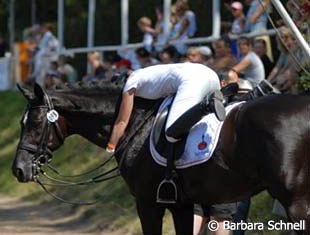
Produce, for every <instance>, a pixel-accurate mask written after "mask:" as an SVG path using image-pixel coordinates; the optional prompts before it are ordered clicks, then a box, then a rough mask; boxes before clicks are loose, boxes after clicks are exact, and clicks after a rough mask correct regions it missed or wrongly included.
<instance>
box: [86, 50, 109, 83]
mask: <svg viewBox="0 0 310 235" xmlns="http://www.w3.org/2000/svg"><path fill="white" fill-rule="evenodd" d="M87 60H88V63H89V64H90V66H91V73H90V74H89V75H87V76H86V77H84V78H83V80H93V79H104V78H105V72H106V71H107V69H106V68H105V65H104V63H103V62H102V60H101V55H100V53H99V52H97V51H95V52H91V53H88V55H87Z"/></svg>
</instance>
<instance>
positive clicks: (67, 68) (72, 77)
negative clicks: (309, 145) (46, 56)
mask: <svg viewBox="0 0 310 235" xmlns="http://www.w3.org/2000/svg"><path fill="white" fill-rule="evenodd" d="M58 64H59V66H58V71H59V72H60V73H61V74H63V75H64V76H65V77H66V78H67V81H68V83H70V84H73V83H75V82H77V72H76V69H75V68H74V67H73V66H72V65H71V64H69V63H68V61H67V58H66V57H65V56H64V55H62V56H60V57H59V59H58Z"/></svg>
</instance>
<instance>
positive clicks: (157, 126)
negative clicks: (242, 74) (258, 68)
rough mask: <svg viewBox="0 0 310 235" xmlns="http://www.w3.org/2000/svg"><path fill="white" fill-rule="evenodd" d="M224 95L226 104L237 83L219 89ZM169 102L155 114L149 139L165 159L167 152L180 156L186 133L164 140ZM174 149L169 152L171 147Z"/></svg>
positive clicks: (230, 99)
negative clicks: (174, 139)
mask: <svg viewBox="0 0 310 235" xmlns="http://www.w3.org/2000/svg"><path fill="white" fill-rule="evenodd" d="M221 92H222V93H223V96H224V102H225V103H224V106H227V105H228V104H229V103H231V102H232V98H233V97H234V96H235V95H236V94H237V92H238V84H236V83H231V84H228V85H227V86H225V87H223V88H222V89H221ZM170 107H171V104H170V105H167V106H166V107H165V108H164V109H163V110H162V111H161V112H160V113H158V114H157V118H156V120H155V122H154V124H153V130H152V132H153V135H152V139H151V141H152V142H153V144H154V146H155V149H156V151H157V152H158V153H159V154H160V155H161V156H163V157H165V158H166V159H167V156H169V154H171V153H172V154H173V160H178V159H180V157H181V156H182V154H183V152H184V148H185V144H186V139H187V135H185V136H184V137H183V138H182V139H181V140H180V141H178V142H176V143H171V142H169V141H167V140H166V136H165V124H166V121H167V118H168V114H169V110H170ZM172 148H173V149H174V151H172V152H171V149H172Z"/></svg>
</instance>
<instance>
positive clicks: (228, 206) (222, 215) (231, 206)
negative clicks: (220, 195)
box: [193, 202, 237, 235]
mask: <svg viewBox="0 0 310 235" xmlns="http://www.w3.org/2000/svg"><path fill="white" fill-rule="evenodd" d="M236 208H237V203H235V202H233V203H222V204H214V205H200V204H195V205H194V225H193V235H199V234H204V233H203V232H204V230H205V225H206V224H207V223H208V222H209V221H210V220H215V221H217V223H218V229H217V230H216V231H212V232H211V234H212V235H229V234H230V231H229V230H227V229H225V228H224V222H223V221H224V220H228V221H231V220H232V219H233V214H234V213H235V212H236Z"/></svg>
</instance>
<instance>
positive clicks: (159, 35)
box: [155, 6, 167, 53]
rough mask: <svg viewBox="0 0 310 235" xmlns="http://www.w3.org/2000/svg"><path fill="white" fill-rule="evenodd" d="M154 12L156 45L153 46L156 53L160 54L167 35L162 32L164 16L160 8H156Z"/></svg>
mask: <svg viewBox="0 0 310 235" xmlns="http://www.w3.org/2000/svg"><path fill="white" fill-rule="evenodd" d="M155 12H156V18H157V20H156V24H155V36H156V37H155V43H157V44H158V45H156V46H155V50H156V52H157V53H159V52H161V51H162V49H163V48H164V47H165V45H166V44H167V35H165V32H164V15H163V8H162V6H157V7H156V8H155Z"/></svg>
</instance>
